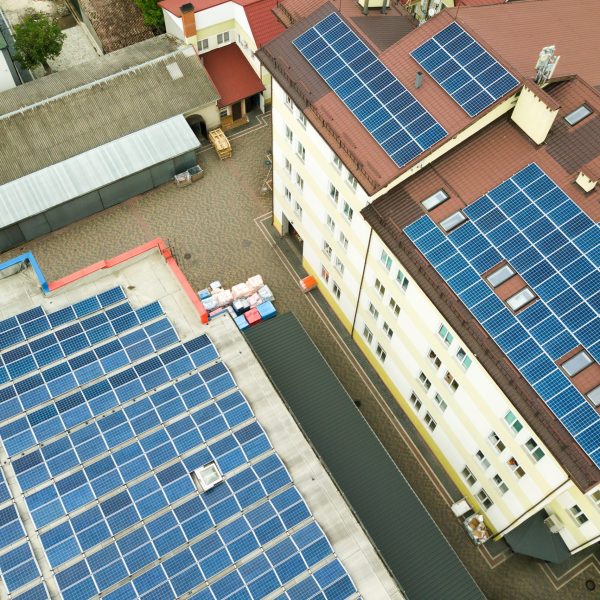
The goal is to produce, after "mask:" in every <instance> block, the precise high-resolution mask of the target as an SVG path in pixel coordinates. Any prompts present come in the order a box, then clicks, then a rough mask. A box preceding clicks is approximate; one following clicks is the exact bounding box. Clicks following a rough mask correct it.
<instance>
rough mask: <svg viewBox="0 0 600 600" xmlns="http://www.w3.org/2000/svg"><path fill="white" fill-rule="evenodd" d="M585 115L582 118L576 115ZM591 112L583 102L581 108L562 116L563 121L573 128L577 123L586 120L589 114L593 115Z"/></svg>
mask: <svg viewBox="0 0 600 600" xmlns="http://www.w3.org/2000/svg"><path fill="white" fill-rule="evenodd" d="M580 112H582V113H585V114H583V115H582V116H579V114H577V113H580ZM593 112H594V111H593V110H592V109H591V108H590V107H589V106H588V105H587V104H586V103H585V102H584V103H583V104H582V105H581V106H578V107H577V108H576V109H574V110H572V111H571V112H570V113H569V114H567V115H565V116H564V119H565V121H566V122H567V123H568V124H569V125H570V126H571V127H574V126H575V125H577V123H581V121H583V120H584V119H587V118H588V117H589V116H590V115H591V114H593Z"/></svg>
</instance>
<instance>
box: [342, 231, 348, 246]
mask: <svg viewBox="0 0 600 600" xmlns="http://www.w3.org/2000/svg"><path fill="white" fill-rule="evenodd" d="M340 244H341V245H342V248H344V250H348V238H347V237H346V236H345V235H344V232H343V231H340Z"/></svg>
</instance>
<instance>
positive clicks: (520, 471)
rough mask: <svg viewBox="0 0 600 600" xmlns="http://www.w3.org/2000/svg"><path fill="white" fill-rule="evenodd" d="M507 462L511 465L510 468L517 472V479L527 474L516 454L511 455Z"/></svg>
mask: <svg viewBox="0 0 600 600" xmlns="http://www.w3.org/2000/svg"><path fill="white" fill-rule="evenodd" d="M506 464H507V465H508V466H509V467H510V470H511V471H512V472H513V473H514V474H515V477H516V478H517V479H521V477H524V476H525V470H524V469H523V467H522V466H521V465H520V464H519V463H518V461H517V459H516V458H515V457H514V456H511V457H510V458H509V459H508V460H507V461H506Z"/></svg>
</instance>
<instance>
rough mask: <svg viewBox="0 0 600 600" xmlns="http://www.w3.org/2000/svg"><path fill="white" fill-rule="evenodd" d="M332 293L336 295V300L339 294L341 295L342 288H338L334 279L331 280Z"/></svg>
mask: <svg viewBox="0 0 600 600" xmlns="http://www.w3.org/2000/svg"><path fill="white" fill-rule="evenodd" d="M332 290H333V295H334V296H335V297H336V300H339V299H340V296H341V295H342V290H341V289H340V286H339V285H338V284H337V283H336V282H335V281H334V282H333V287H332Z"/></svg>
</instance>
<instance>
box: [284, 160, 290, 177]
mask: <svg viewBox="0 0 600 600" xmlns="http://www.w3.org/2000/svg"><path fill="white" fill-rule="evenodd" d="M285 170H286V171H287V172H288V175H290V176H291V174H292V163H291V162H290V161H289V159H287V158H286V159H285Z"/></svg>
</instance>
